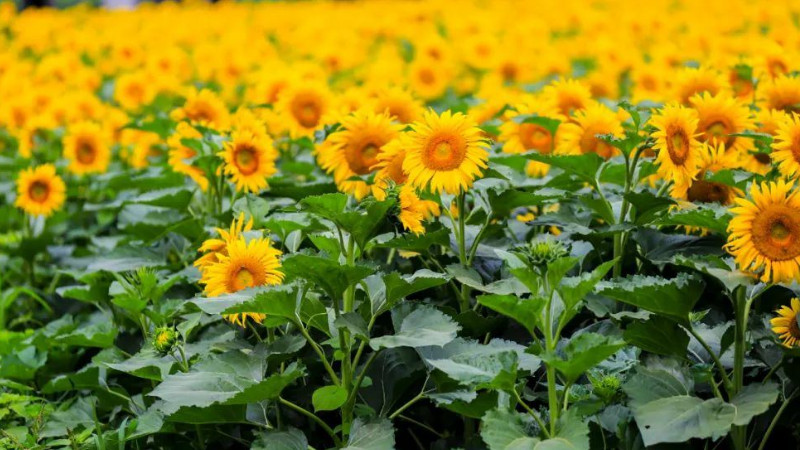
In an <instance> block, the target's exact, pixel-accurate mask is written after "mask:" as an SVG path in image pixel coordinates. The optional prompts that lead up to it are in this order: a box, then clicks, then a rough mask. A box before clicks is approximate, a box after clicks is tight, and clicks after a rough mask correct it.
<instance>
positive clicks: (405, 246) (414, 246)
mask: <svg viewBox="0 0 800 450" xmlns="http://www.w3.org/2000/svg"><path fill="white" fill-rule="evenodd" d="M370 243H371V244H372V245H374V246H375V247H378V248H396V249H398V250H407V251H410V252H417V253H423V252H425V251H427V250H428V249H430V248H431V247H436V246H446V245H448V244H449V243H450V230H448V229H446V228H440V229H438V230H428V232H427V233H425V234H414V233H404V234H401V235H399V236H395V235H393V234H382V235H380V236H378V237H376V238H375V240H374V241H370Z"/></svg>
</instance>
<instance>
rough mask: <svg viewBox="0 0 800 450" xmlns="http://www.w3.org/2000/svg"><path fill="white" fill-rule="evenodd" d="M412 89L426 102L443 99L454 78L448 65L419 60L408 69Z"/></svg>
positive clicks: (429, 60) (426, 59) (424, 59)
mask: <svg viewBox="0 0 800 450" xmlns="http://www.w3.org/2000/svg"><path fill="white" fill-rule="evenodd" d="M408 71H409V74H408V80H409V84H410V85H411V89H412V90H413V91H414V92H415V93H416V94H417V95H418V96H419V97H421V98H422V99H424V100H434V99H437V98H439V97H441V96H442V95H443V94H444V92H445V90H446V89H447V86H448V84H449V83H450V79H451V78H452V75H451V70H450V68H449V67H448V65H447V64H446V63H442V62H439V61H435V60H431V59H428V58H422V59H417V60H416V61H414V62H413V63H411V64H410V65H409V67H408Z"/></svg>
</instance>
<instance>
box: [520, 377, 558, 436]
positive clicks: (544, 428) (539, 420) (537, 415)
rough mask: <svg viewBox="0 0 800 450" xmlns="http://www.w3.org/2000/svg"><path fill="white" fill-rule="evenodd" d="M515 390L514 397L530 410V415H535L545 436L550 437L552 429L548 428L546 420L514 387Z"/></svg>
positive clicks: (526, 409)
mask: <svg viewBox="0 0 800 450" xmlns="http://www.w3.org/2000/svg"><path fill="white" fill-rule="evenodd" d="M513 392H514V398H516V399H517V403H519V404H520V405H522V407H523V408H524V409H525V411H528V414H530V416H531V417H533V418H534V419H535V420H536V423H538V424H539V428H541V429H542V431H543V432H544V434H545V436H547V437H548V438H549V437H550V431H548V430H547V426H546V425H545V424H544V421H543V420H542V418H541V417H539V414H537V413H536V411H534V410H533V409H531V407H530V406H528V404H527V403H525V401H523V400H522V397H520V395H519V392H517V390H516V389H514V390H513Z"/></svg>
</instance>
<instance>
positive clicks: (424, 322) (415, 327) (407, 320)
mask: <svg viewBox="0 0 800 450" xmlns="http://www.w3.org/2000/svg"><path fill="white" fill-rule="evenodd" d="M460 329H461V327H460V326H459V325H458V324H456V322H454V321H453V319H451V318H450V317H449V316H447V315H445V314H444V313H442V312H441V311H439V310H438V309H436V308H434V307H432V306H428V305H422V306H419V307H417V308H416V309H415V310H414V311H412V312H411V313H409V314H408V315H407V316H405V317H404V318H403V320H402V322H401V323H400V328H399V329H398V330H397V333H395V334H393V335H388V336H381V337H378V338H373V339H372V340H371V341H370V343H369V345H370V347H372V349H373V350H378V349H380V348H394V347H425V346H429V345H438V346H440V347H441V346H443V345H445V344H447V343H448V342H450V341H452V340H453V339H455V337H456V334H457V333H458V330H460Z"/></svg>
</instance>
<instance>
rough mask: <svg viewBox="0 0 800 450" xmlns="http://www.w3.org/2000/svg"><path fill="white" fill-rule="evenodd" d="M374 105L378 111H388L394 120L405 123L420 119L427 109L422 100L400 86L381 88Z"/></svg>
mask: <svg viewBox="0 0 800 450" xmlns="http://www.w3.org/2000/svg"><path fill="white" fill-rule="evenodd" d="M373 105H374V107H375V112H376V113H378V114H380V113H388V114H389V115H390V116H392V118H394V120H396V121H398V122H400V123H403V124H409V123H411V122H415V121H417V120H419V118H420V117H422V113H423V112H424V111H425V107H424V106H422V102H421V101H419V100H418V99H416V98H415V97H414V96H413V95H412V94H411V93H410V92H408V91H406V90H404V89H401V88H398V87H393V88H388V89H382V90H380V91H379V92H378V93H377V95H376V96H375V101H374V103H373Z"/></svg>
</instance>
